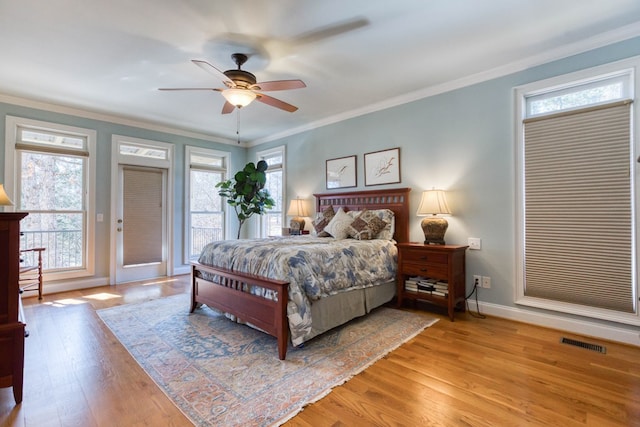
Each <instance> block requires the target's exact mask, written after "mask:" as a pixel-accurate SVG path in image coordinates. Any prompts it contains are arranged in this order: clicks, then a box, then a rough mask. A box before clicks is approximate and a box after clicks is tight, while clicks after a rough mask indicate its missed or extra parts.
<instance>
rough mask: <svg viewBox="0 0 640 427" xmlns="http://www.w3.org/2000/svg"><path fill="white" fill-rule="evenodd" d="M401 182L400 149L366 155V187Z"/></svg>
mask: <svg viewBox="0 0 640 427" xmlns="http://www.w3.org/2000/svg"><path fill="white" fill-rule="evenodd" d="M397 182H400V148H391V149H389V150H382V151H374V152H373V153H366V154H365V155H364V185H380V184H395V183H397Z"/></svg>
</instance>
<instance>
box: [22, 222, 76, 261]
mask: <svg viewBox="0 0 640 427" xmlns="http://www.w3.org/2000/svg"><path fill="white" fill-rule="evenodd" d="M29 248H45V249H46V250H45V251H44V252H43V253H42V268H43V270H54V269H65V268H75V267H82V265H83V257H82V253H83V245H82V230H64V231H23V232H21V236H20V249H29ZM25 262H26V263H29V262H32V260H29V259H25Z"/></svg>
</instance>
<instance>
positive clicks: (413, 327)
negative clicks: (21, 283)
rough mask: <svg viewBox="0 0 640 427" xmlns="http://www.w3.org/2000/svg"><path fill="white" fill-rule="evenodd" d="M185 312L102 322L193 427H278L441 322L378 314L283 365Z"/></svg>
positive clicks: (157, 305)
mask: <svg viewBox="0 0 640 427" xmlns="http://www.w3.org/2000/svg"><path fill="white" fill-rule="evenodd" d="M189 305H190V302H189V295H175V296H172V297H168V298H162V299H157V300H152V301H148V302H145V303H141V304H129V305H122V306H117V307H112V308H108V309H104V310H99V311H98V315H99V316H100V318H102V320H103V321H104V322H105V323H106V324H107V326H108V327H109V328H110V329H111V330H112V331H113V333H114V334H115V335H116V337H117V338H118V339H119V340H120V342H121V343H122V344H123V345H124V346H125V347H126V348H127V350H128V351H129V352H130V353H131V355H133V357H134V358H135V359H136V361H137V362H138V363H139V364H140V365H141V366H142V367H143V368H144V370H145V371H146V372H147V373H148V374H149V375H150V376H151V378H153V380H154V381H155V382H156V383H157V384H158V385H159V386H160V388H161V389H162V390H164V392H165V393H166V394H167V396H169V397H170V398H171V399H172V400H173V401H174V402H175V404H176V405H177V406H178V407H179V408H180V409H181V410H182V412H183V413H184V414H185V415H187V417H189V418H190V419H191V421H192V422H193V423H194V424H195V425H196V426H221V425H224V426H236V425H238V426H240V425H241V426H267V425H279V424H281V423H283V422H285V421H286V420H288V419H290V418H291V417H293V416H294V415H295V414H296V413H298V412H299V411H300V410H301V409H302V408H303V407H304V406H305V405H307V404H309V403H311V402H314V401H316V400H318V399H320V398H321V397H323V396H325V395H326V394H328V393H329V392H330V391H331V389H332V388H333V387H335V386H337V385H340V384H342V383H344V382H345V381H347V380H348V379H349V378H351V377H352V376H353V375H355V374H357V373H359V372H361V371H362V370H364V369H365V368H366V367H367V366H369V365H371V364H372V363H373V362H375V361H376V360H378V359H380V358H381V357H383V356H384V355H385V354H387V353H389V352H390V351H391V350H393V349H395V348H397V347H398V346H400V345H401V344H402V343H403V342H406V341H408V340H409V339H411V338H413V337H414V336H415V335H417V334H418V333H420V332H421V331H422V330H423V329H424V328H426V327H429V326H431V325H432V324H433V323H435V322H436V320H434V319H429V318H427V317H425V316H422V315H419V314H413V313H409V312H405V311H400V310H395V309H392V308H379V309H377V310H374V311H373V312H371V313H370V314H369V315H367V316H364V317H362V318H359V319H356V320H354V321H351V322H349V323H348V324H346V325H343V326H341V327H339V328H336V329H334V330H332V331H329V332H327V333H325V334H323V335H321V336H319V337H316V338H314V339H313V340H311V341H309V342H307V343H305V345H304V347H302V348H291V346H290V347H289V349H288V351H287V358H286V360H284V361H281V360H279V359H278V351H277V343H276V339H275V338H273V337H271V336H269V335H267V334H265V333H262V332H259V331H256V330H254V329H252V328H250V327H247V326H244V325H240V324H237V323H234V322H232V321H230V320H229V319H227V318H226V317H224V316H222V315H220V314H218V313H216V312H214V311H213V310H210V309H209V308H207V307H203V308H200V309H198V310H196V312H195V313H193V314H190V313H189Z"/></svg>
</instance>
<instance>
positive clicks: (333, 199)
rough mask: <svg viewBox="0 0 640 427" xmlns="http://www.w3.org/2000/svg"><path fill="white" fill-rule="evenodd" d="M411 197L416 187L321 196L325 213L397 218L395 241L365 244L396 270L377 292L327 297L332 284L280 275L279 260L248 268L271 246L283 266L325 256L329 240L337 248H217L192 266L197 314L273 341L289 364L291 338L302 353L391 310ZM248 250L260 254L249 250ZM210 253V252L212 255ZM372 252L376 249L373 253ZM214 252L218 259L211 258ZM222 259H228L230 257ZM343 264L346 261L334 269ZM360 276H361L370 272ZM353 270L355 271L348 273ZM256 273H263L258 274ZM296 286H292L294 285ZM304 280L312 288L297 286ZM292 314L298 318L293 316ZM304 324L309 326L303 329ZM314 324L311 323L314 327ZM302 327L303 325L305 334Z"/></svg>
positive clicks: (306, 241) (286, 240) (292, 243)
mask: <svg viewBox="0 0 640 427" xmlns="http://www.w3.org/2000/svg"><path fill="white" fill-rule="evenodd" d="M409 192H410V189H409V188H400V189H386V190H375V191H354V192H344V193H324V194H314V196H315V197H316V212H323V211H324V210H325V209H327V208H328V207H333V209H334V210H336V211H337V210H339V209H340V208H342V209H343V210H344V211H347V212H349V211H351V212H353V211H363V210H365V209H366V210H370V211H372V210H377V211H379V210H384V209H389V210H390V211H392V212H393V215H394V221H395V224H394V225H395V227H394V230H393V240H392V241H388V242H375V243H374V244H373V245H370V246H369V247H367V245H365V243H366V242H360V243H362V248H363V249H362V250H365V251H366V250H369V251H372V250H373V251H374V252H380V253H382V254H383V256H387V257H388V258H387V260H388V261H386V263H387V264H389V265H388V268H389V269H390V270H391V276H392V277H389V278H388V280H385V281H384V282H382V283H376V284H375V286H374V284H367V285H358V286H356V287H355V288H349V289H338V290H336V289H333V290H326V292H324V291H323V288H324V285H325V284H323V283H317V282H313V281H311V280H305V278H304V277H303V276H295V275H292V274H291V275H287V274H284V273H282V271H280V270H278V269H277V268H273V265H274V264H277V263H278V262H279V261H271V260H269V259H268V258H267V257H266V255H265V261H264V262H263V263H262V264H263V266H262V268H257V267H255V266H253V267H251V269H250V268H249V267H247V266H246V265H244V264H243V261H244V260H243V259H242V258H243V257H242V254H244V253H245V252H244V251H247V252H246V253H248V251H249V250H255V248H260V247H261V245H266V244H270V245H275V246H276V247H279V248H280V249H281V250H282V252H283V253H284V254H286V255H284V256H285V257H289V258H287V260H288V261H287V262H285V263H283V264H287V263H288V264H291V263H292V262H293V261H295V260H293V261H292V258H291V257H295V256H297V255H299V254H304V253H306V252H305V251H307V248H316V249H314V250H324V248H325V246H326V245H328V244H329V242H330V241H336V239H333V238H331V237H322V238H320V237H314V236H309V237H306V236H296V237H282V238H273V239H255V240H238V241H225V242H215V243H211V244H210V245H207V247H206V248H205V250H203V254H202V255H201V257H200V259H199V261H198V262H194V263H192V269H191V281H192V292H191V312H193V311H194V310H195V309H196V308H198V307H199V306H200V305H202V304H205V305H207V306H208V307H210V308H213V309H216V310H219V311H222V312H224V313H227V314H228V315H231V316H233V317H234V318H237V319H238V320H240V321H242V322H243V323H247V324H250V325H252V326H254V327H256V328H258V329H260V330H262V331H264V332H266V333H268V334H270V335H273V336H274V337H276V338H277V341H278V357H279V358H280V359H281V360H284V359H285V357H286V352H287V346H288V342H289V338H290V337H291V342H292V344H293V345H294V346H298V345H300V344H301V343H303V342H305V341H307V340H309V339H311V338H313V337H314V336H317V335H319V334H321V333H323V332H325V331H327V330H329V329H332V328H334V327H336V326H338V325H341V324H343V323H345V322H348V321H349V320H351V319H353V318H356V317H359V316H362V315H365V314H367V313H368V312H369V311H371V310H372V309H373V308H375V307H378V306H380V305H382V304H385V303H386V302H388V301H390V300H391V299H392V298H393V297H394V295H395V290H396V284H395V269H396V265H395V264H394V263H395V262H396V261H397V258H395V252H391V250H392V249H390V247H394V250H395V245H394V242H407V241H409V227H408V223H409V221H408V220H409V197H408V196H409ZM356 242H357V241H355V239H347V241H345V242H342V243H341V244H342V245H347V246H346V247H343V248H341V249H340V250H339V251H340V252H351V251H355V250H358V251H359V250H360V249H358V245H359V243H356ZM369 242H372V241H369ZM335 243H336V244H337V243H339V242H338V241H336V242H335ZM247 245H249V246H252V247H255V248H247ZM209 246H211V248H210V250H209V249H208V247H209ZM373 247H375V248H376V249H371V248H373ZM317 248H320V249H317ZM280 249H278V250H280ZM215 250H218V252H212V251H215ZM273 250H274V251H275V250H276V249H273ZM264 253H265V254H268V253H267V252H264ZM366 253H367V252H365V254H366ZM223 254H227V255H229V256H227V257H226V258H224V257H223ZM368 254H369V255H365V256H367V257H369V256H370V257H373V256H374V254H373V252H369V253H368ZM315 256H319V255H315ZM380 262H383V261H380ZM340 263H341V261H340V262H336V263H332V265H337V264H340ZM264 264H266V265H264ZM325 264H326V262H325ZM374 264H375V263H374ZM391 264H393V265H391ZM256 268H257V269H256ZM241 270H244V271H241ZM357 270H358V272H359V271H360V270H363V269H357ZM353 271H354V270H353V269H351V270H350V273H349V274H352V273H353ZM256 272H260V273H262V274H255V273H256ZM337 274H338V275H339V274H341V273H339V272H338V273H337ZM292 278H293V279H292ZM292 280H293V283H291V281H292ZM299 281H301V282H305V283H298V282H299ZM328 281H330V280H328ZM317 288H320V292H319V293H318V294H317V295H314V294H313V292H310V294H309V295H306V293H307V292H308V291H309V289H312V290H317ZM300 289H304V293H305V295H302V292H301V291H300ZM256 290H258V291H256ZM288 306H289V312H288ZM292 307H294V308H295V309H296V310H298V311H296V312H295V313H294V312H293V311H292V310H293V309H292ZM300 317H304V318H305V319H306V320H305V321H302V322H301V319H300ZM307 317H308V319H307ZM309 319H310V322H307V320H309ZM290 325H291V334H290ZM300 325H303V326H304V330H303V331H302V330H301V329H300Z"/></svg>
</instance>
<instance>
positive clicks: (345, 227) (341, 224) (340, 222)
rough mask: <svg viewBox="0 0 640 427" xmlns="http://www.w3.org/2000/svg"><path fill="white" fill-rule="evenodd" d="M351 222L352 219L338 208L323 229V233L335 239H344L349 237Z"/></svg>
mask: <svg viewBox="0 0 640 427" xmlns="http://www.w3.org/2000/svg"><path fill="white" fill-rule="evenodd" d="M352 222H353V218H351V217H350V216H349V215H347V214H346V212H345V211H343V210H342V208H340V209H338V212H336V214H335V215H334V217H333V218H332V219H331V221H329V224H327V226H326V227H325V228H324V231H326V232H327V233H329V234H331V235H332V236H333V237H334V238H335V239H339V240H342V239H346V238H347V237H349V228H350V227H351V223H352Z"/></svg>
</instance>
